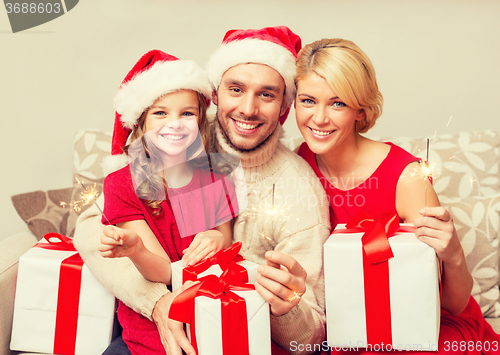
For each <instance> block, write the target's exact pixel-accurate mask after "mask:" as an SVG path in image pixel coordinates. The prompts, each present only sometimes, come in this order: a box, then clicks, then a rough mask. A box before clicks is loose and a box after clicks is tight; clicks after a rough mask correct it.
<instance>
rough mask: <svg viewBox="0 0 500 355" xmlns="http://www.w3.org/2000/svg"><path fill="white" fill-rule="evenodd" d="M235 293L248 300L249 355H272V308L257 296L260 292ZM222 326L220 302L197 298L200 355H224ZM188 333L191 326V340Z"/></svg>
mask: <svg viewBox="0 0 500 355" xmlns="http://www.w3.org/2000/svg"><path fill="white" fill-rule="evenodd" d="M232 292H234V293H235V294H237V295H238V296H240V297H242V298H244V299H245V303H246V309H247V322H248V328H247V329H248V345H249V352H250V355H270V354H271V325H270V316H269V304H268V303H267V302H266V301H265V300H264V299H263V298H262V297H261V296H260V295H259V294H258V293H257V291H253V290H252V291H232ZM234 317H238V315H234ZM221 324H222V322H221V301H220V299H212V298H209V297H205V296H198V297H196V299H195V327H196V343H197V346H198V355H222V354H223V352H222V341H223V339H222V327H221ZM189 329H190V328H189V325H188V335H189V338H191V337H190V334H189ZM247 329H241V332H245V331H247ZM231 340H234V339H231ZM224 355H225V354H224ZM231 355H233V354H231Z"/></svg>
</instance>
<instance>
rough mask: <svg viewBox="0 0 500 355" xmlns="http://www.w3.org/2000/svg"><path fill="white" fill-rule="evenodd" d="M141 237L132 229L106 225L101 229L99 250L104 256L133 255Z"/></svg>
mask: <svg viewBox="0 0 500 355" xmlns="http://www.w3.org/2000/svg"><path fill="white" fill-rule="evenodd" d="M140 242H142V239H141V237H140V236H139V235H138V234H137V233H136V232H134V231H131V230H129V229H122V228H118V227H115V226H106V227H104V229H103V230H102V235H101V240H100V243H99V247H98V249H99V251H100V252H101V256H102V257H104V258H121V257H124V256H131V255H133V254H134V253H135V252H136V250H137V246H138V244H139V243H140Z"/></svg>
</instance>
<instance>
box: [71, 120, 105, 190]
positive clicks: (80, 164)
mask: <svg viewBox="0 0 500 355" xmlns="http://www.w3.org/2000/svg"><path fill="white" fill-rule="evenodd" d="M110 153H111V133H110V132H103V131H98V130H90V129H87V130H80V131H78V132H77V133H76V135H75V140H74V161H73V176H74V177H75V181H74V185H75V186H78V187H81V186H80V185H79V184H78V181H77V179H78V180H79V181H81V182H83V183H84V184H85V183H86V182H87V183H91V184H94V183H95V184H98V185H102V182H103V180H104V173H103V171H102V167H101V162H102V160H103V158H104V157H106V156H108V155H109V154H110ZM82 190H83V188H82Z"/></svg>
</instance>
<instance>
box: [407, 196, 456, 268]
mask: <svg viewBox="0 0 500 355" xmlns="http://www.w3.org/2000/svg"><path fill="white" fill-rule="evenodd" d="M420 214H421V215H422V217H419V218H417V219H416V220H415V222H414V224H415V227H417V231H416V232H415V235H416V236H417V238H418V239H420V240H421V241H422V242H424V243H426V244H428V245H429V246H431V247H432V248H434V250H435V251H436V254H437V256H438V257H439V259H440V260H442V261H443V262H444V263H445V264H449V265H459V264H461V263H462V262H463V260H464V253H463V250H462V245H461V244H460V241H459V239H458V236H457V231H456V230H455V226H454V224H453V218H452V217H451V215H450V213H449V212H448V211H447V210H446V209H445V208H444V207H442V206H438V207H425V208H422V209H421V210H420Z"/></svg>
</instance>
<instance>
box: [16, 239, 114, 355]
mask: <svg viewBox="0 0 500 355" xmlns="http://www.w3.org/2000/svg"><path fill="white" fill-rule="evenodd" d="M44 238H45V239H42V241H41V242H39V243H38V244H36V245H35V246H34V247H33V248H31V249H30V250H29V251H27V252H26V253H25V254H24V255H23V256H21V258H20V259H19V269H18V274H17V286H16V296H15V304H14V319H13V325H12V338H11V343H10V347H11V349H12V350H22V351H33V352H42V353H49V354H60V355H70V354H82V355H93V354H96V355H97V354H101V353H102V352H103V351H104V350H105V349H106V348H107V347H108V345H109V344H110V342H111V338H112V331H113V320H114V315H115V297H114V296H113V295H111V294H110V293H109V292H108V291H107V290H106V289H105V288H104V287H103V286H102V285H101V284H100V283H99V282H98V281H97V279H96V278H95V277H94V275H92V273H91V272H90V271H89V269H88V268H87V267H86V266H85V264H84V263H83V261H82V259H81V258H80V255H79V254H78V253H77V251H76V249H75V248H74V247H73V244H72V241H71V239H69V238H67V237H64V236H62V235H59V234H56V233H49V234H47V235H46V236H45V237H44Z"/></svg>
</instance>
